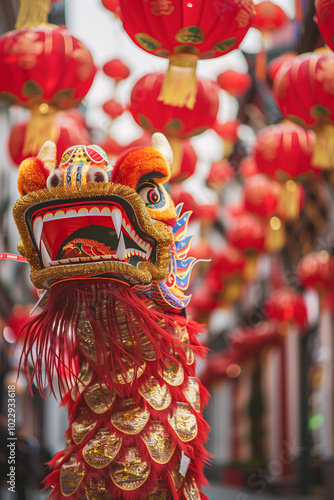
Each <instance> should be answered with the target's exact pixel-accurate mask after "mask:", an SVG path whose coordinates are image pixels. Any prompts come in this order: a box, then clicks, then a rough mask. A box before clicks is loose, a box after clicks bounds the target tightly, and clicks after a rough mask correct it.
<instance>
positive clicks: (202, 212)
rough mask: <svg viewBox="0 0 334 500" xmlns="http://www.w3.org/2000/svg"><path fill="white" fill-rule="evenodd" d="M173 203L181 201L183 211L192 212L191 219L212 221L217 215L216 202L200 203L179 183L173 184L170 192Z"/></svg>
mask: <svg viewBox="0 0 334 500" xmlns="http://www.w3.org/2000/svg"><path fill="white" fill-rule="evenodd" d="M171 195H172V198H173V201H174V204H175V205H176V206H177V205H178V204H179V203H183V211H184V212H192V215H191V220H192V221H194V220H204V221H206V222H209V221H214V220H216V219H217V216H218V203H217V202H216V203H212V204H211V205H209V204H200V203H198V202H197V201H196V200H195V198H194V197H193V195H192V194H190V193H189V192H188V191H186V190H185V189H184V188H183V187H182V186H181V185H174V186H173V187H172V192H171Z"/></svg>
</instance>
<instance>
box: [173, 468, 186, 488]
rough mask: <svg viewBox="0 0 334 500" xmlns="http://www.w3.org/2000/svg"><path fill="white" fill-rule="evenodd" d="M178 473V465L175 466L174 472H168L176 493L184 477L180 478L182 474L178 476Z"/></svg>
mask: <svg viewBox="0 0 334 500" xmlns="http://www.w3.org/2000/svg"><path fill="white" fill-rule="evenodd" d="M179 471H180V464H178V465H177V467H176V469H175V470H173V471H172V472H170V475H171V478H172V480H173V483H174V485H175V489H176V491H177V490H179V489H180V488H181V486H183V483H184V476H182V474H180V472H179Z"/></svg>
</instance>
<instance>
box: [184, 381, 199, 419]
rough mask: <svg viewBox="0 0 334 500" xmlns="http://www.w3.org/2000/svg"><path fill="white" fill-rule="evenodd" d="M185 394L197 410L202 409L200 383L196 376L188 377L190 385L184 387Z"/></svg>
mask: <svg viewBox="0 0 334 500" xmlns="http://www.w3.org/2000/svg"><path fill="white" fill-rule="evenodd" d="M183 394H184V395H185V397H186V398H187V400H188V401H189V403H190V404H191V406H192V407H193V408H194V410H196V411H200V410H201V401H200V395H199V383H198V380H197V378H196V377H189V378H188V386H187V387H186V388H185V389H183Z"/></svg>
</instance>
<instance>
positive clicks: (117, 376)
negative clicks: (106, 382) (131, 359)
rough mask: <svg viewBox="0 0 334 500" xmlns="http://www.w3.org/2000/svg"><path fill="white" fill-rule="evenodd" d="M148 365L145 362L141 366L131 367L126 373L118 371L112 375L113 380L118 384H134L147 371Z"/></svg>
mask: <svg viewBox="0 0 334 500" xmlns="http://www.w3.org/2000/svg"><path fill="white" fill-rule="evenodd" d="M145 367H146V363H145V362H144V363H143V364H142V365H141V366H138V367H137V366H136V367H133V366H130V367H129V368H128V369H127V371H126V372H125V373H122V372H121V371H120V370H116V371H115V372H112V373H111V378H112V379H113V381H114V382H116V383H118V384H132V382H133V381H134V380H135V379H136V378H139V377H140V376H141V375H142V374H143V373H144V370H145Z"/></svg>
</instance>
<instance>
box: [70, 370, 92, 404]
mask: <svg viewBox="0 0 334 500" xmlns="http://www.w3.org/2000/svg"><path fill="white" fill-rule="evenodd" d="M92 377H93V369H92V367H91V366H90V364H89V363H88V361H84V362H83V363H82V365H81V368H80V372H79V375H78V380H76V381H75V382H74V386H73V387H72V390H71V398H72V399H73V401H76V400H77V398H78V396H79V394H82V393H83V392H84V390H85V389H86V387H87V385H88V384H89V383H90V381H91V380H92Z"/></svg>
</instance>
